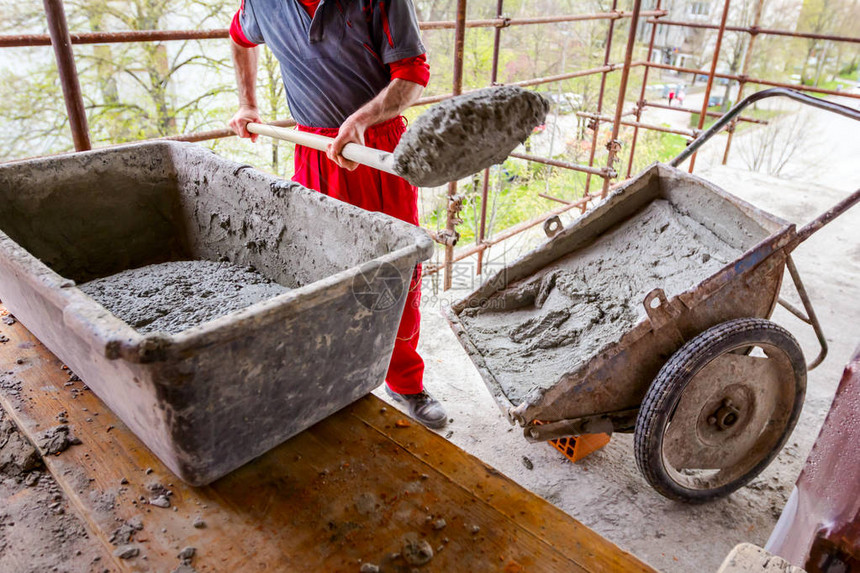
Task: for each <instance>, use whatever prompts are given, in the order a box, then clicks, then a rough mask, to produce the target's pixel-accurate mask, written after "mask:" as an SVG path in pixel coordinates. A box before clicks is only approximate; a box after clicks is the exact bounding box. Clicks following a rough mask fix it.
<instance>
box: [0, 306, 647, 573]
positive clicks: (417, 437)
mask: <svg viewBox="0 0 860 573" xmlns="http://www.w3.org/2000/svg"><path fill="white" fill-rule="evenodd" d="M0 311H2V307H0ZM2 326H3V328H2V331H3V334H5V335H6V336H7V337H8V338H9V341H8V342H5V343H0V376H2V378H3V380H2V384H0V388H3V389H2V390H0V402H2V405H3V407H4V408H6V410H7V411H8V412H9V414H10V415H11V416H12V418H13V419H14V421H15V422H16V423H17V424H18V426H19V428H21V430H22V431H23V432H24V433H25V434H26V435H27V436H28V437H29V438H30V439H31V440H33V441H36V440H37V436H38V435H39V434H41V433H42V432H44V431H45V430H47V429H49V428H50V427H53V426H56V425H57V424H59V423H60V422H59V421H58V418H57V416H58V414H59V413H60V412H65V413H66V415H65V416H64V417H65V419H67V420H68V425H69V426H70V428H71V430H72V432H73V434H74V435H75V436H77V437H78V438H80V440H81V441H82V444H81V445H77V446H72V447H71V448H69V449H68V450H66V451H65V452H62V453H61V454H59V455H57V456H48V458H47V459H46V464H47V466H48V468H49V469H50V471H51V472H52V474H53V475H54V476H55V478H56V479H57V481H58V482H59V483H60V485H61V486H62V488H63V489H64V491H65V493H66V494H67V495H68V497H69V500H70V505H71V506H73V507H74V508H75V509H76V510H77V511H78V513H79V514H80V515H81V516H82V518H83V519H84V520H85V521H86V523H87V524H88V526H89V527H90V528H91V532H92V533H93V535H94V536H95V538H97V539H99V540H100V541H101V542H102V543H103V544H104V546H105V548H106V550H107V551H108V552H111V551H112V550H113V549H114V547H113V545H112V544H111V543H110V538H111V536H112V535H113V533H114V532H115V531H116V530H117V529H118V528H120V527H121V526H122V525H123V524H124V523H126V522H129V521H132V522H133V521H134V520H139V521H140V522H141V523H142V525H143V528H142V529H140V530H139V531H136V532H135V533H134V534H133V536H132V541H131V543H132V544H133V545H135V546H136V547H138V548H139V550H140V555H139V556H138V557H136V558H133V559H129V560H120V559H116V567H117V569H119V570H124V571H172V570H173V569H174V568H175V567H177V566H178V565H179V563H180V561H179V559H178V557H177V554H178V552H179V551H180V550H181V549H182V548H184V547H186V546H192V547H195V548H196V555H195V557H194V558H193V561H192V564H193V566H194V568H195V569H196V570H197V571H198V572H200V573H203V572H209V571H242V572H257V571H355V572H357V571H359V569H360V567H361V564H362V563H365V562H370V563H373V564H376V565H378V566H379V567H380V568H381V570H382V571H411V570H412V566H411V565H408V564H407V562H406V561H405V560H404V556H403V550H402V548H403V547H404V544H406V543H408V542H414V541H415V540H419V541H420V540H426V541H427V542H428V543H429V545H430V547H431V548H432V549H433V552H434V556H433V558H432V559H431V560H430V561H429V563H427V564H426V565H424V566H422V567H421V568H420V569H421V570H422V571H446V572H447V571H468V572H478V571H508V572H515V571H565V572H573V571H624V572H635V571H652V569H650V568H649V567H648V566H646V565H645V564H643V563H641V562H640V561H638V560H637V559H636V558H634V557H633V556H631V555H629V554H628V553H625V552H624V551H622V550H620V549H619V548H618V547H617V546H615V545H613V544H612V543H610V542H609V541H607V540H605V539H604V538H602V537H601V536H599V535H598V534H596V533H595V532H593V531H591V530H590V529H588V528H587V527H585V526H584V525H582V524H580V523H579V522H577V521H576V520H575V519H573V518H571V517H570V516H568V515H566V514H565V513H563V512H562V511H560V510H558V509H557V508H555V507H554V506H552V505H551V504H549V503H547V502H546V501H544V500H543V499H541V498H539V497H537V496H535V495H534V494H532V493H530V492H528V491H526V490H525V489H523V488H521V487H520V486H518V485H517V484H515V483H514V482H512V481H511V480H509V479H508V478H506V477H504V476H503V475H501V474H499V473H498V472H497V471H496V470H494V469H492V468H491V467H489V466H487V465H486V464H484V463H483V462H481V461H480V460H478V459H477V458H474V457H472V456H470V455H469V454H467V453H465V452H464V451H462V450H460V449H459V448H457V447H456V446H454V445H453V444H451V443H449V442H448V441H446V440H444V439H442V438H441V437H440V436H438V435H436V434H434V433H432V432H430V431H428V430H426V429H425V428H423V427H421V426H418V425H416V424H409V425H408V426H407V427H400V426H403V425H404V424H403V423H402V420H403V416H402V415H401V414H400V413H399V412H397V411H396V410H394V409H393V408H386V407H385V404H384V403H383V402H381V401H380V400H378V399H377V398H376V397H374V396H367V397H365V398H363V399H362V400H359V401H358V402H357V403H355V404H353V405H352V406H349V407H347V408H345V409H344V410H341V411H340V412H338V413H337V414H335V415H333V416H331V417H329V418H328V419H326V420H324V421H323V422H320V423H319V424H317V425H315V426H313V427H312V428H310V429H308V430H306V431H305V432H303V433H301V434H300V435H298V436H296V437H294V438H293V439H291V440H289V441H288V442H286V443H285V444H283V445H281V446H279V447H277V448H275V449H274V450H272V451H271V452H269V453H267V454H266V455H264V456H262V457H260V458H258V459H257V460H255V461H254V462H252V463H250V464H248V465H246V466H244V467H242V468H240V469H239V470H237V471H235V472H233V473H232V474H230V475H228V476H226V477H225V478H222V479H221V480H218V481H217V482H215V483H214V484H212V485H210V486H207V487H201V488H193V487H190V486H188V485H186V484H184V483H182V482H181V481H179V480H178V478H176V477H175V476H173V475H172V474H171V473H170V472H169V471H168V470H167V469H166V468H165V467H164V466H163V465H162V464H161V463H160V462H159V461H158V460H157V459H156V458H155V457H154V456H153V455H152V454H151V453H150V452H149V451H148V450H147V449H146V447H144V446H143V444H142V443H141V442H140V441H139V440H138V439H137V438H136V437H135V436H134V435H133V434H132V433H131V432H130V431H129V430H128V429H127V428H126V427H125V426H124V425H123V423H122V422H120V421H119V419H117V418H116V417H115V416H114V415H113V414H112V413H111V412H110V410H108V409H107V408H106V407H105V406H104V404H103V403H102V402H101V401H100V400H99V399H98V398H97V397H96V396H95V395H94V394H93V393H92V392H90V391H88V390H86V389H85V386H84V383H83V382H80V381H70V380H69V374H68V372H66V371H64V370H63V369H62V364H61V363H60V362H59V361H58V359H56V358H55V357H54V356H53V355H52V354H51V353H50V352H49V351H48V350H47V349H45V348H44V347H43V346H42V345H41V344H40V343H39V342H38V341H37V340H36V339H35V338H34V337H33V336H32V335H31V334H30V333H29V332H28V331H27V330H26V329H25V328H24V327H23V326H22V325H21V324H20V323H16V324H14V325H12V326H6V325H2ZM398 421H401V423H398ZM158 485H161V486H164V487H165V488H167V489H169V490H170V491H172V496H171V497H170V500H171V507H170V508H161V507H157V506H155V505H150V504H149V503H148V500H149V499H151V498H153V497H155V496H154V495H153V493H152V489H153V488H157V486H158ZM201 520H202V521H203V522H204V524H205V526H204V527H195V526H194V522H195V521H201ZM439 520H444V523H445V525H444V527H441V526H442V523H441V522H440V521H439ZM198 525H200V524H199V523H198Z"/></svg>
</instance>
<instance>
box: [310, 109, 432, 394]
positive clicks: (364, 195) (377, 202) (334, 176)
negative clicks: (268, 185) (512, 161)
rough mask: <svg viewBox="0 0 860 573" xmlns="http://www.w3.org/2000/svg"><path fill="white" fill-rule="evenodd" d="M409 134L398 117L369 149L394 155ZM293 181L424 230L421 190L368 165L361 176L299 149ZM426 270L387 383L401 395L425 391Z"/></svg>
mask: <svg viewBox="0 0 860 573" xmlns="http://www.w3.org/2000/svg"><path fill="white" fill-rule="evenodd" d="M298 129H299V130H300V131H308V132H311V133H319V134H321V135H326V136H328V137H335V136H336V135H337V131H338V130H337V129H336V128H334V129H332V128H315V127H305V126H301V125H300V126H298ZM404 131H406V122H405V120H404V119H403V118H402V117H395V118H394V119H390V120H388V121H385V122H383V123H380V124H378V125H374V126H373V127H371V128H369V129H368V130H367V131H366V132H365V134H364V142H365V144H366V145H367V146H368V147H374V148H376V149H382V150H383V151H393V150H394V148H395V147H396V146H397V143H398V142H399V141H400V136H401V135H403V132H404ZM295 170H296V173H295V175H293V181H295V182H296V183H299V184H301V185H304V186H305V187H308V188H309V189H314V190H316V191H319V192H320V193H324V194H326V195H328V196H329V197H334V198H335V199H340V200H341V201H344V202H346V203H349V204H351V205H355V206H356V207H361V208H362V209H367V210H368V211H381V212H382V213H385V214H386V215H391V216H392V217H396V218H398V219H400V220H401V221H406V222H407V223H412V224H413V225H417V224H418V190H417V189H416V188H415V187H414V186H412V185H410V184H409V183H408V182H407V181H406V180H404V179H402V178H400V177H396V176H394V175H390V174H388V173H383V172H382V171H378V170H376V169H372V168H370V167H365V166H364V165H359V166H358V168H356V169H355V171H348V170H346V169H343V168H341V167H338V166H337V165H336V164H335V163H333V162H332V161H330V160H329V159H328V157H326V154H325V153H324V152H322V151H317V150H315V149H309V148H307V147H304V146H301V145H297V146H296V152H295ZM420 303H421V265H418V267H417V268H416V269H415V272H414V273H413V274H412V280H411V281H410V284H409V293H408V295H407V297H406V308H405V309H404V310H403V318H402V319H401V320H400V327H399V328H398V329H397V340H396V341H395V343H394V353H393V354H392V355H391V362H390V363H389V365H388V374H387V375H386V377H385V381H386V382H387V383H388V386H389V387H390V388H391V389H392V390H393V391H394V392H397V393H399V394H414V393H417V392H421V390H422V389H423V378H424V361H423V360H422V359H421V356H419V355H418V351H417V350H416V348H417V347H418V332H419V329H420V326H421V313H420V310H419V306H420Z"/></svg>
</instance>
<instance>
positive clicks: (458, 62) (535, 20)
mask: <svg viewBox="0 0 860 573" xmlns="http://www.w3.org/2000/svg"><path fill="white" fill-rule="evenodd" d="M661 1H662V0H657V1H656V6H655V9H654V10H643V9H642V0H633V9H632V10H630V11H624V10H619V9H618V7H617V6H618V0H613V2H612V8H611V9H610V10H609V11H607V12H599V13H591V14H568V15H558V16H543V17H532V18H508V17H505V16H504V0H497V4H496V14H495V18H491V19H481V20H469V19H467V17H466V8H467V2H468V0H457V9H456V17H455V19H454V20H450V21H430V22H421V23H420V27H421V29H422V30H454V70H453V72H454V73H453V80H452V85H451V93H448V94H444V95H438V96H430V97H424V98H421V99H419V100H418V101H417V102H416V103H415V105H416V106H421V105H427V104H431V103H435V102H439V101H442V100H444V99H447V98H449V97H453V96H455V95H459V94H460V93H464V92H463V89H462V87H463V52H464V42H465V33H466V29H469V28H494V37H493V58H492V67H491V71H490V78H489V84H490V85H498V82H497V80H498V71H499V70H498V68H499V52H500V46H501V32H502V30H503V29H504V28H509V27H512V26H528V25H545V24H556V23H563V22H583V21H594V20H604V21H607V22H608V28H607V35H606V42H605V50H604V58H603V65H601V66H598V67H595V68H590V69H585V70H575V71H570V72H567V71H564V70H563V73H561V74H557V75H553V76H546V77H538V78H531V79H526V80H522V81H518V82H512V84H511V85H518V86H522V87H527V86H536V85H541V84H548V83H555V82H560V81H564V80H568V79H573V78H579V77H585V76H590V75H596V74H600V89H599V93H598V98H597V104H596V109H595V110H594V112H593V113H586V112H578V113H577V115H578V116H579V117H582V118H584V119H588V120H589V122H590V123H589V127H590V129H592V135H591V147H590V152H589V160H588V164H587V165H578V164H575V163H570V162H567V161H561V160H558V159H553V158H546V157H538V156H535V155H531V154H524V153H514V154H512V155H511V156H512V157H516V158H520V159H523V160H526V161H530V162H537V163H543V164H546V165H550V166H553V167H557V168H560V169H569V170H573V171H579V172H582V173H586V174H587V176H586V180H585V191H584V194H583V197H582V198H580V199H578V200H576V201H568V200H564V199H559V198H556V197H552V196H549V195H546V194H544V193H539V196H540V197H542V198H544V199H547V200H550V201H554V202H556V203H561V206H558V207H556V208H554V209H551V210H549V211H547V212H546V213H544V214H542V215H540V216H538V217H535V218H534V219H531V220H528V221H524V222H521V223H519V224H516V225H514V226H512V227H510V228H508V229H504V230H502V231H500V232H499V233H497V234H496V235H495V236H493V237H487V236H486V230H487V229H486V223H487V200H488V189H489V178H490V170H489V169H486V170H484V172H483V183H482V187H481V214H480V220H479V225H478V232H477V236H476V241H475V244H473V245H470V246H468V247H464V248H461V249H459V250H457V251H455V250H454V247H455V246H456V244H457V241H458V238H459V235H458V233H457V230H456V228H457V225H458V224H459V223H460V222H462V221H461V219H460V211H461V209H462V204H463V197H461V196H460V195H458V193H457V182H456V181H455V182H451V183H449V185H448V190H447V203H448V204H447V210H446V211H447V216H446V224H445V229H444V230H442V231H440V232H438V233H433V234H434V238H435V239H436V240H437V242H439V243H441V244H442V245H444V248H445V254H444V261H443V262H442V263H441V264H433V265H427V266H426V268H425V274H427V273H434V272H438V271H441V270H444V272H445V275H444V282H443V285H444V287H443V288H444V289H446V290H447V289H448V288H450V287H451V284H452V268H453V263H455V262H457V261H460V260H463V259H465V258H467V257H469V256H472V255H477V273H478V274H481V273H482V266H483V258H484V254H485V253H486V251H487V249H489V248H490V247H491V246H493V245H497V244H499V243H501V242H502V241H504V240H506V239H509V238H510V237H513V236H515V235H517V234H519V233H521V232H523V231H525V230H527V229H530V228H532V227H535V226H537V225H539V224H541V223H543V222H545V221H547V220H548V219H551V218H553V217H557V216H558V215H559V214H561V213H564V212H566V211H569V210H571V209H574V208H579V209H580V211H582V212H584V211H585V210H586V209H587V206H588V203H589V202H590V201H591V200H592V199H594V198H597V197H605V196H606V194H607V192H608V191H609V189H610V187H611V185H612V181H613V180H617V179H618V177H619V175H620V174H619V173H618V172H617V171H616V169H615V166H616V164H617V162H618V160H619V157H618V155H619V153H620V152H621V150H622V148H623V143H622V141H620V140H619V136H620V129H621V126H631V127H633V134H632V137H631V139H630V150H629V156H628V161H627V172H626V177H630V175H631V169H632V165H633V159H634V157H635V152H636V143H637V139H638V135H639V130H640V129H647V130H654V131H660V132H666V133H674V134H679V135H683V136H685V137H688V138H695V137H697V136H698V135H699V134H700V133H701V132H702V128H703V127H704V123H705V119H706V117H721V116H722V115H723V114H722V113H719V112H714V111H709V110H708V103H709V100H710V93H711V88H712V87H713V82H714V79H715V78H724V79H728V80H730V81H732V80H733V81H737V82H738V90H739V92H738V99H740V98H741V97H742V96H743V92H744V89H745V88H746V86H747V85H749V84H753V85H763V86H774V87H788V88H792V89H796V90H800V91H805V92H814V93H818V94H823V95H840V96H844V97H849V98H854V99H860V94H849V93H842V92H837V91H834V90H827V89H821V88H817V87H812V86H805V85H793V84H785V83H781V82H775V81H771V80H767V79H765V78H754V77H750V76H749V75H748V72H749V68H750V64H751V62H752V60H753V51H754V50H753V49H754V46H755V41H756V38H757V37H758V36H759V35H771V36H782V37H791V38H803V39H811V40H827V41H833V42H845V43H853V44H857V43H860V37H850V36H836V35H828V34H817V33H805V32H794V31H787V30H775V29H769V28H762V27H760V24H761V15H762V7H763V0H755V1H756V7H755V14H754V19H753V24H752V25H751V26H729V25H727V24H726V22H727V18H728V14H729V9H730V5H731V0H724V4H723V11H722V14H721V18H720V23H719V24H709V23H702V22H681V21H674V20H668V19H666V18H665V16H667V14H668V12H667V11H666V10H663V9H662V8H661ZM736 1H737V0H736ZM43 2H44V6H45V16H46V20H47V23H48V29H49V34H19V35H0V48H12V47H25V46H53V49H54V54H55V59H56V62H57V69H58V72H59V78H60V83H61V85H62V89H63V99H64V102H65V106H66V111H67V113H68V116H69V128H70V130H71V134H72V140H73V142H74V146H75V150H76V151H84V150H88V149H90V147H91V145H90V139H89V127H88V125H87V117H86V113H85V110H84V104H83V98H82V95H81V88H80V83H79V80H78V73H77V68H76V66H75V60H74V53H73V49H72V46H73V45H80V44H109V43H126V42H162V41H175V40H208V39H226V38H229V33H228V31H227V30H226V29H211V30H133V31H123V32H89V33H70V32H69V29H68V24H67V22H66V17H65V10H64V7H63V2H62V0H43ZM623 19H628V20H629V21H630V23H629V27H628V34H627V43H626V46H625V54H624V61H623V62H610V56H611V52H612V43H613V39H614V35H615V32H616V25H615V24H616V22H617V21H620V20H623ZM640 21H643V22H646V23H648V24H650V34H649V40H648V43H647V46H648V51H647V58H646V60H645V61H636V60H634V59H633V53H634V50H635V46H636V31H637V28H638V25H639V22H640ZM658 26H681V27H688V28H699V29H708V30H716V31H717V38H716V45H715V48H714V57H713V59H712V61H711V65H710V69H709V70H708V73H707V74H704V73H703V71H702V70H697V69H694V68H686V67H681V66H675V65H670V64H663V63H659V62H652V61H651V57H652V53H653V51H654V44H655V38H656V32H657V27H658ZM727 31H728V32H744V33H746V34H748V35H749V39H748V40H747V45H746V53H745V56H744V61H743V64H742V69H741V73H740V74H724V73H719V72H717V64H718V62H719V57H720V49H721V44H722V39H723V36H724V34H725V32H727ZM638 67H642V68H644V70H643V81H642V86H641V88H640V91H639V99H638V100H637V101H636V103H635V105H634V106H633V108H632V110H627V111H626V112H625V111H624V106H625V101H626V96H627V93H626V92H627V83H628V78H629V76H630V71H631V70H632V69H634V68H638ZM652 69H656V70H671V71H675V72H677V73H689V74H694V77H695V76H701V75H707V83H706V87H705V94H704V100H703V103H702V108H701V110H695V109H689V108H682V107H674V106H667V105H664V104H661V103H657V102H649V101H647V100H646V98H645V95H646V91H645V90H646V87H647V84H648V76H649V73H650V71H651V70H652ZM616 71H620V72H621V81H620V86H619V90H618V98H617V101H616V106H615V109H614V111H613V113H612V115H611V116H609V115H604V96H605V91H606V80H607V76H608V74H610V73H613V72H616ZM647 107H654V108H661V109H667V110H671V111H678V112H686V113H697V114H699V121H698V126H697V128H696V129H689V130H686V129H673V128H667V127H664V126H659V125H652V124H647V123H643V122H642V121H641V119H642V112H643V111H644V110H645V108H647ZM631 115H632V116H633V119H625V116H631ZM739 121H746V122H752V123H767V122H765V121H763V120H758V119H754V118H749V117H738V118H735V119H733V121H732V123H731V124H730V126H729V128H728V139H727V141H726V147H725V151H724V154H723V164H725V163H726V161H727V160H728V155H729V150H730V149H731V144H732V136H733V133H734V127H735V125H736V124H737V122H739ZM601 123H609V124H611V126H612V128H611V135H610V137H609V140H608V141H607V142H606V149H607V151H608V154H607V160H606V163H605V165H604V166H602V167H598V166H595V152H596V149H597V144H598V139H599V135H600V124H601ZM273 124H274V125H279V126H292V125H295V122H294V121H292V120H281V121H277V122H273ZM232 135H233V133H232V131H230V130H229V129H215V130H209V131H202V132H196V133H187V134H180V135H175V136H170V137H165V138H161V139H169V140H178V141H189V142H199V141H206V140H210V139H217V138H223V137H230V136H232ZM695 159H696V157H695V154H693V156H692V157H691V159H690V163H689V170H690V172H692V171H693V169H694V167H695ZM592 177H600V178H602V179H603V182H602V185H601V188H600V189H599V190H597V191H594V192H592V191H591V182H592Z"/></svg>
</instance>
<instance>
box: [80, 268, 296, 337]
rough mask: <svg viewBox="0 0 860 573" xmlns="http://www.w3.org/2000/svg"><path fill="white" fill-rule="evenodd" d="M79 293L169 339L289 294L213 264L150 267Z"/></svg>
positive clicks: (253, 275)
mask: <svg viewBox="0 0 860 573" xmlns="http://www.w3.org/2000/svg"><path fill="white" fill-rule="evenodd" d="M79 288H80V289H81V290H82V291H83V292H85V293H86V294H88V295H89V296H91V297H92V298H93V299H95V300H96V301H97V302H98V303H99V304H101V305H102V306H104V307H105V308H107V309H108V310H109V311H110V312H111V313H113V314H114V315H116V316H117V317H118V318H120V319H122V320H124V321H125V322H127V323H128V324H129V325H131V326H132V327H133V328H135V329H136V330H137V331H139V332H141V333H149V332H167V333H169V334H176V333H179V332H182V331H183V330H187V329H188V328H191V327H194V326H199V325H201V324H203V323H204V322H207V321H210V320H213V319H215V318H219V317H221V316H224V315H226V314H229V313H231V312H233V311H235V310H240V309H243V308H246V307H248V306H251V305H252V304H255V303H257V302H261V301H264V300H267V299H270V298H272V297H275V296H277V295H279V294H282V293H284V292H287V291H288V290H289V289H288V288H287V287H284V286H281V285H279V284H278V283H275V282H273V281H271V280H269V279H267V278H266V277H264V276H263V275H261V274H260V273H259V272H257V271H255V270H254V269H251V268H242V267H238V266H236V265H232V264H230V263H224V262H213V261H170V262H166V263H160V264H156V265H149V266H146V267H141V268H138V269H131V270H127V271H123V272H121V273H117V274H115V275H111V276H108V277H103V278H100V279H96V280H93V281H90V282H88V283H84V284H82V285H79Z"/></svg>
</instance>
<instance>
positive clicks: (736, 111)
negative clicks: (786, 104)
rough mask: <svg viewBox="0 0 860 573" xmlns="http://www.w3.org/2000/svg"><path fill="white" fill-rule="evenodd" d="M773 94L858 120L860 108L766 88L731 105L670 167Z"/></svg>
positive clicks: (680, 161) (785, 90)
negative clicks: (753, 105)
mask: <svg viewBox="0 0 860 573" xmlns="http://www.w3.org/2000/svg"><path fill="white" fill-rule="evenodd" d="M775 96H783V97H787V98H789V99H793V100H794V101H799V102H800V103H804V104H806V105H811V106H813V107H817V108H819V109H823V110H825V111H831V112H833V113H838V114H839V115H843V116H845V117H850V118H851V119H856V120H857V121H860V110H856V109H854V108H851V107H848V106H845V105H840V104H838V103H833V102H832V101H827V100H825V99H821V98H817V97H813V96H811V95H807V94H804V93H800V92H799V91H795V90H790V89H787V88H770V89H766V90H761V91H759V92H756V93H754V94H750V95H748V96H747V97H745V98H744V99H742V100H741V101H740V102H738V103H737V104H736V105H735V106H734V107H732V109H730V110H729V111H728V112H726V114H725V115H724V116H722V117H721V118H720V119H718V120H717V121H715V122H714V124H713V125H712V126H711V127H709V128H708V129H707V130H706V131H705V132H704V133H703V134H702V135H700V136H699V137H697V138H696V139H695V140H693V142H692V143H690V145H688V146H687V148H686V149H684V151H682V152H681V153H679V154H678V156H677V157H676V158H675V159H673V160H672V161H670V162H669V165H671V166H672V167H678V166H679V165H681V164H682V163H683V162H684V161H685V160H686V159H687V158H688V157H690V156H691V155H693V154H694V153H695V152H696V151H698V149H699V148H700V147H702V145H704V144H705V142H706V141H708V140H709V139H710V138H712V137H713V136H715V135H716V134H717V133H719V132H720V131H722V130H723V128H724V127H726V126H727V125H728V124H730V123H731V122H732V121H733V120H734V119H735V118H736V117H738V116H739V115H740V114H741V112H742V111H743V110H744V109H745V108H746V107H747V106H749V105H750V104H753V103H755V102H757V101H760V100H763V99H766V98H769V97H775Z"/></svg>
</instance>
